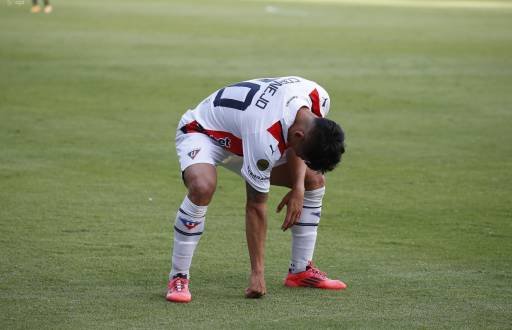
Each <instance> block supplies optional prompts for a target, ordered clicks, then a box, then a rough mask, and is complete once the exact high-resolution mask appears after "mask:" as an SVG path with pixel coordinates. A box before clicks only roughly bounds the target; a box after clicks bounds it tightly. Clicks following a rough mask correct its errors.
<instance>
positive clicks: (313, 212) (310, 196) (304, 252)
mask: <svg viewBox="0 0 512 330" xmlns="http://www.w3.org/2000/svg"><path fill="white" fill-rule="evenodd" d="M324 194H325V187H322V188H319V189H315V190H310V191H306V192H304V207H303V208H302V214H301V216H300V219H299V222H298V223H296V224H295V225H294V226H293V227H292V260H291V262H290V272H292V273H300V272H303V271H305V270H306V266H307V265H308V264H309V262H310V261H311V260H313V253H314V252H315V243H316V232H317V229H318V223H319V222H320V215H321V212H322V199H323V197H324Z"/></svg>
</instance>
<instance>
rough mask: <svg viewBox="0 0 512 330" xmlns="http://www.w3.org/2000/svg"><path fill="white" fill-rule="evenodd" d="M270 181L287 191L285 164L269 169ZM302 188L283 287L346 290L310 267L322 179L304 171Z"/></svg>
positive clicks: (319, 213) (337, 282) (341, 284)
mask: <svg viewBox="0 0 512 330" xmlns="http://www.w3.org/2000/svg"><path fill="white" fill-rule="evenodd" d="M270 182H271V184H273V185H278V186H284V187H289V188H291V184H292V178H291V177H290V170H289V169H288V166H287V164H286V163H285V164H283V165H281V166H278V167H276V168H274V169H273V170H272V174H271V176H270ZM304 187H305V192H304V206H303V209H302V213H301V216H300V219H299V221H298V222H297V223H296V224H295V225H294V226H293V227H292V228H291V232H292V256H291V261H290V269H289V274H288V277H287V278H286V281H285V285H287V286H310V287H320V288H325V289H343V288H345V287H346V285H345V284H344V283H343V282H341V281H336V280H330V279H328V278H327V277H326V276H325V274H324V273H322V272H320V271H319V270H318V269H316V268H315V267H314V266H313V264H312V260H313V254H314V251H315V245H316V238H317V229H318V225H319V223H320V216H321V212H322V201H323V197H324V194H325V177H324V176H323V175H322V174H321V173H318V172H315V171H313V170H311V169H309V168H308V169H306V177H305V180H304Z"/></svg>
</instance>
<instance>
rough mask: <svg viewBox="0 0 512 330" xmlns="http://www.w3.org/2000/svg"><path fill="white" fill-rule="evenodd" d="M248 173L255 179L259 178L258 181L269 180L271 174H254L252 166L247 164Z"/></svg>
mask: <svg viewBox="0 0 512 330" xmlns="http://www.w3.org/2000/svg"><path fill="white" fill-rule="evenodd" d="M247 173H249V176H250V177H251V178H253V179H254V180H258V181H268V180H270V177H269V176H260V175H257V174H254V173H253V171H251V168H250V167H249V166H247Z"/></svg>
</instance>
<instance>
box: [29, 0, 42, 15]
mask: <svg viewBox="0 0 512 330" xmlns="http://www.w3.org/2000/svg"><path fill="white" fill-rule="evenodd" d="M30 11H31V12H32V13H34V14H37V13H39V12H40V11H41V7H39V5H38V4H37V0H32V8H31V9H30Z"/></svg>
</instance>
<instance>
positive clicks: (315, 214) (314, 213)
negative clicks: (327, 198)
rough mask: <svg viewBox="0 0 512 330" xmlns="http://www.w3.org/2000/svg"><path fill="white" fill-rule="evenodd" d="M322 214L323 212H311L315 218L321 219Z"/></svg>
mask: <svg viewBox="0 0 512 330" xmlns="http://www.w3.org/2000/svg"><path fill="white" fill-rule="evenodd" d="M321 214H322V212H321V211H318V212H311V215H314V216H315V217H319V218H320V215H321Z"/></svg>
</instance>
